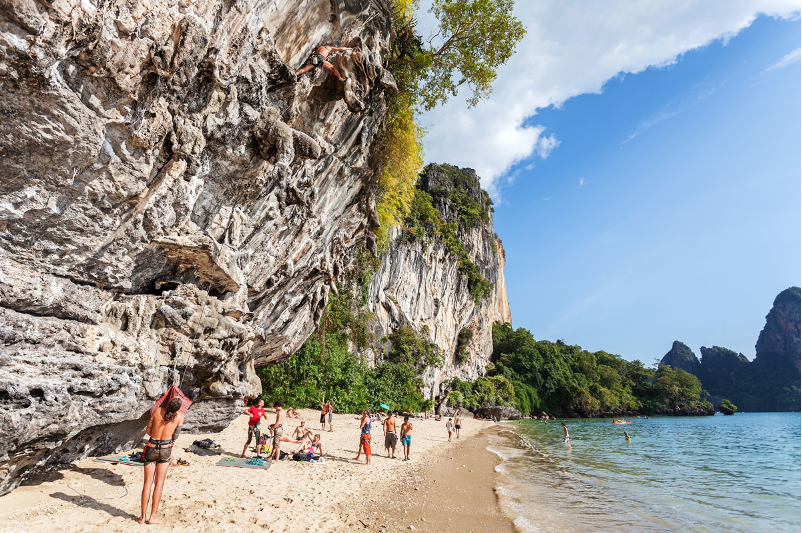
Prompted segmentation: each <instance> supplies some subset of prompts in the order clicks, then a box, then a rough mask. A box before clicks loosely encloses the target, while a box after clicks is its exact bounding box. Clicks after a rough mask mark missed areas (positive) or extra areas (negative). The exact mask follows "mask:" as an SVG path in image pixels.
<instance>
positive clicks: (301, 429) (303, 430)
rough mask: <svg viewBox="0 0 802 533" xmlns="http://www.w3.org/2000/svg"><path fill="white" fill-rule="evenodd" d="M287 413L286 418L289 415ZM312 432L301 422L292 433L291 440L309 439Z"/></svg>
mask: <svg viewBox="0 0 802 533" xmlns="http://www.w3.org/2000/svg"><path fill="white" fill-rule="evenodd" d="M289 413H290V412H289V411H287V416H290V415H289ZM311 436H312V431H311V430H310V429H309V428H308V427H306V421H304V420H301V425H300V426H298V427H297V428H295V431H293V432H292V438H293V440H303V439H305V438H306V437H311Z"/></svg>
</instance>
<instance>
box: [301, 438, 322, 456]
mask: <svg viewBox="0 0 802 533" xmlns="http://www.w3.org/2000/svg"><path fill="white" fill-rule="evenodd" d="M295 451H296V453H300V452H307V453H317V455H318V456H321V455H323V444H322V443H321V441H320V433H315V436H314V437H313V438H308V439H304V442H303V443H302V444H301V447H300V448H298V449H297V450H295Z"/></svg>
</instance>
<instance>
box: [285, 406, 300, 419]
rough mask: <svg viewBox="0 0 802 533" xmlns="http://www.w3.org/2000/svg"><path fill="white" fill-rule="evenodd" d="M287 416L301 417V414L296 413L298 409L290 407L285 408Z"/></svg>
mask: <svg viewBox="0 0 802 533" xmlns="http://www.w3.org/2000/svg"><path fill="white" fill-rule="evenodd" d="M287 418H301V415H300V413H298V409H296V408H295V407H290V408H289V409H287Z"/></svg>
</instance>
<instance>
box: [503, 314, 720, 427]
mask: <svg viewBox="0 0 802 533" xmlns="http://www.w3.org/2000/svg"><path fill="white" fill-rule="evenodd" d="M492 361H493V366H492V369H491V371H490V374H491V375H492V376H494V377H496V376H503V377H504V378H506V379H507V380H508V381H509V382H510V383H511V384H512V386H513V388H514V396H515V406H516V407H517V408H518V409H519V410H520V411H521V412H523V413H525V414H526V413H534V414H539V413H540V412H541V411H546V412H549V413H557V414H565V415H570V416H575V415H580V416H599V415H600V414H603V413H608V414H614V413H621V412H638V411H643V412H655V411H657V412H659V411H660V410H661V409H663V410H672V409H675V408H677V407H679V408H694V407H704V408H710V407H711V406H710V404H709V403H708V402H707V401H706V400H704V399H703V396H704V392H703V391H702V387H701V384H700V383H699V380H698V379H697V378H696V377H695V376H693V375H692V374H689V373H688V372H685V371H683V370H674V369H672V368H670V367H667V366H663V367H660V368H658V369H657V370H654V369H649V368H645V367H644V365H643V363H641V362H640V361H631V362H630V361H626V360H624V359H622V358H621V357H619V356H617V355H613V354H610V353H607V352H604V351H598V352H588V351H587V350H583V349H582V348H581V347H579V346H571V345H567V344H565V343H564V342H562V341H557V342H549V341H537V340H535V339H534V337H533V336H532V334H531V333H530V332H529V331H527V330H525V329H523V328H519V329H517V330H514V329H513V328H512V326H511V325H510V324H496V325H495V326H494V327H493V356H492Z"/></svg>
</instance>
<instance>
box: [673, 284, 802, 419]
mask: <svg viewBox="0 0 802 533" xmlns="http://www.w3.org/2000/svg"><path fill="white" fill-rule="evenodd" d="M799 338H800V289H799V287H790V288H788V289H785V290H784V291H782V292H781V293H780V294H778V295H777V297H776V298H775V299H774V304H773V305H772V308H771V310H770V311H769V314H768V315H766V325H765V326H764V328H763V330H762V331H761V332H760V335H759V336H758V339H757V343H756V344H755V359H754V360H752V361H749V360H748V359H747V358H746V357H744V355H743V354H739V353H736V352H734V351H732V350H728V349H726V348H721V347H718V346H713V347H712V348H706V347H704V346H702V348H701V355H702V358H701V361H700V360H699V359H697V358H696V356H695V355H694V354H693V352H692V351H691V350H690V348H688V347H687V346H685V345H684V344H682V343H681V342H679V341H675V342H674V346H673V347H672V348H671V350H670V351H669V352H668V353H667V354H666V355H665V356H664V357H663V358H662V359H661V360H660V364H661V365H670V366H672V367H674V368H681V369H683V370H685V371H687V372H690V373H691V374H694V375H695V376H696V377H698V378H699V381H701V382H702V387H703V388H704V389H705V390H706V391H707V392H708V393H710V396H711V401H712V402H713V403H714V404H718V403H720V402H721V400H722V399H725V398H726V399H728V400H731V401H732V402H733V403H735V405H737V406H738V410H739V411H799V408H800V395H799V391H800V375H799V371H800V340H799Z"/></svg>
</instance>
